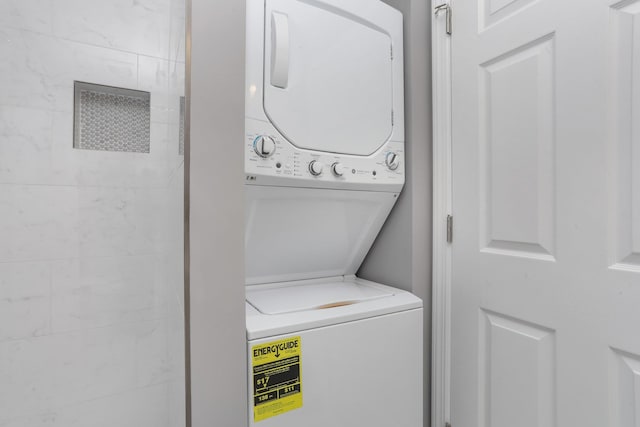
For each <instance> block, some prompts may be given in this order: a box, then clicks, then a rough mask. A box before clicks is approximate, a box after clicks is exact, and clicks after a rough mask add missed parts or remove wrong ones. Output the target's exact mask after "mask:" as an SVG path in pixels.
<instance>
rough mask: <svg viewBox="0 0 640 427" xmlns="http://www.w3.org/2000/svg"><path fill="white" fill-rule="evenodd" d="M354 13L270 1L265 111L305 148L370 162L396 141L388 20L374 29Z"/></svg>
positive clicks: (298, 0) (307, 2)
mask: <svg viewBox="0 0 640 427" xmlns="http://www.w3.org/2000/svg"><path fill="white" fill-rule="evenodd" d="M344 3H347V4H344ZM354 5H359V6H362V5H363V2H352V3H349V2H343V1H340V2H338V1H334V0H326V1H315V0H314V1H312V0H267V1H266V10H265V55H264V58H265V66H264V78H265V81H264V109H265V113H266V114H267V116H268V117H269V119H270V120H271V122H272V123H273V125H274V126H275V127H276V128H277V129H278V131H279V132H280V133H281V134H282V135H283V136H284V137H285V138H286V139H287V140H288V141H289V142H291V143H292V144H293V145H295V146H296V147H298V148H303V149H309V150H317V151H324V152H332V153H341V154H353V155H361V156H365V155H370V154H373V153H374V152H376V151H377V150H378V149H379V148H380V147H382V146H383V145H384V144H385V142H387V141H388V140H389V139H390V137H391V134H392V131H393V123H392V121H393V117H392V115H393V75H392V39H391V36H390V35H389V34H390V33H389V32H388V31H386V30H385V29H384V28H383V27H382V26H384V25H388V24H387V23H388V22H389V20H388V16H387V17H385V19H384V20H382V21H380V20H378V22H374V21H376V17H375V15H373V14H371V13H369V14H368V15H370V16H367V17H365V16H363V15H360V16H356V14H355V11H354V10H351V11H348V10H346V9H345V8H347V7H352V8H353V7H354ZM361 8H362V7H361ZM363 9H364V8H363ZM364 10H366V9H364ZM368 19H370V20H368ZM383 22H384V24H383ZM398 23H399V25H401V21H398Z"/></svg>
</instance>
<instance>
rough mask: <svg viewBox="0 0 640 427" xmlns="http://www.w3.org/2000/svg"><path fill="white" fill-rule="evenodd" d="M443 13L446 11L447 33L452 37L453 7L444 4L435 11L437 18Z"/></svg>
mask: <svg viewBox="0 0 640 427" xmlns="http://www.w3.org/2000/svg"><path fill="white" fill-rule="evenodd" d="M442 11H445V13H446V20H447V23H446V31H447V34H449V35H451V32H452V28H451V15H452V14H453V11H452V10H451V5H450V4H449V3H443V4H441V5H440V6H436V7H435V9H434V13H435V14H436V16H438V14H439V13H440V12H442Z"/></svg>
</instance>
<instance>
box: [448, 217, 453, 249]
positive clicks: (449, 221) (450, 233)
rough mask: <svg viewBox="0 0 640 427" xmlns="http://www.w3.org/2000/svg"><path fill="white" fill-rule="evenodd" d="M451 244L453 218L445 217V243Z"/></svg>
mask: <svg viewBox="0 0 640 427" xmlns="http://www.w3.org/2000/svg"><path fill="white" fill-rule="evenodd" d="M452 242H453V216H451V215H447V243H452Z"/></svg>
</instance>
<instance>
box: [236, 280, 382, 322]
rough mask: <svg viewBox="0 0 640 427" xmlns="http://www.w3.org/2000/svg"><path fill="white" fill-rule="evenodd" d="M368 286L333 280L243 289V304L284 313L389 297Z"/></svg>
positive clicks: (262, 310)
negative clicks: (247, 303) (244, 301)
mask: <svg viewBox="0 0 640 427" xmlns="http://www.w3.org/2000/svg"><path fill="white" fill-rule="evenodd" d="M393 295H394V294H393V292H390V291H389V289H388V288H387V289H383V288H380V287H376V286H374V285H370V284H364V283H354V282H344V281H335V282H327V283H316V284H306V285H299V284H293V285H290V286H281V287H276V288H270V289H264V288H262V289H254V287H251V286H250V287H247V295H246V298H247V302H249V304H251V305H252V306H253V307H255V308H256V309H257V310H258V311H259V312H261V313H262V314H286V313H295V312H300V311H308V310H323V309H328V308H335V307H342V306H346V305H352V304H357V303H360V302H364V301H371V300H375V299H379V298H386V297H390V296H393Z"/></svg>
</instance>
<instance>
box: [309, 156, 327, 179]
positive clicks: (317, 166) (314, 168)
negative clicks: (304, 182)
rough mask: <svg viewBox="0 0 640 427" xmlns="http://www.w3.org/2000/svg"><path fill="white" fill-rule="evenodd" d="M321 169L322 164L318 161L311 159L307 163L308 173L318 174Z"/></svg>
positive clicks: (320, 172) (322, 168) (322, 167)
mask: <svg viewBox="0 0 640 427" xmlns="http://www.w3.org/2000/svg"><path fill="white" fill-rule="evenodd" d="M323 170H324V166H323V165H322V163H320V162H319V161H317V160H312V161H311V163H309V173H311V175H313V176H320V175H322V171H323Z"/></svg>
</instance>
